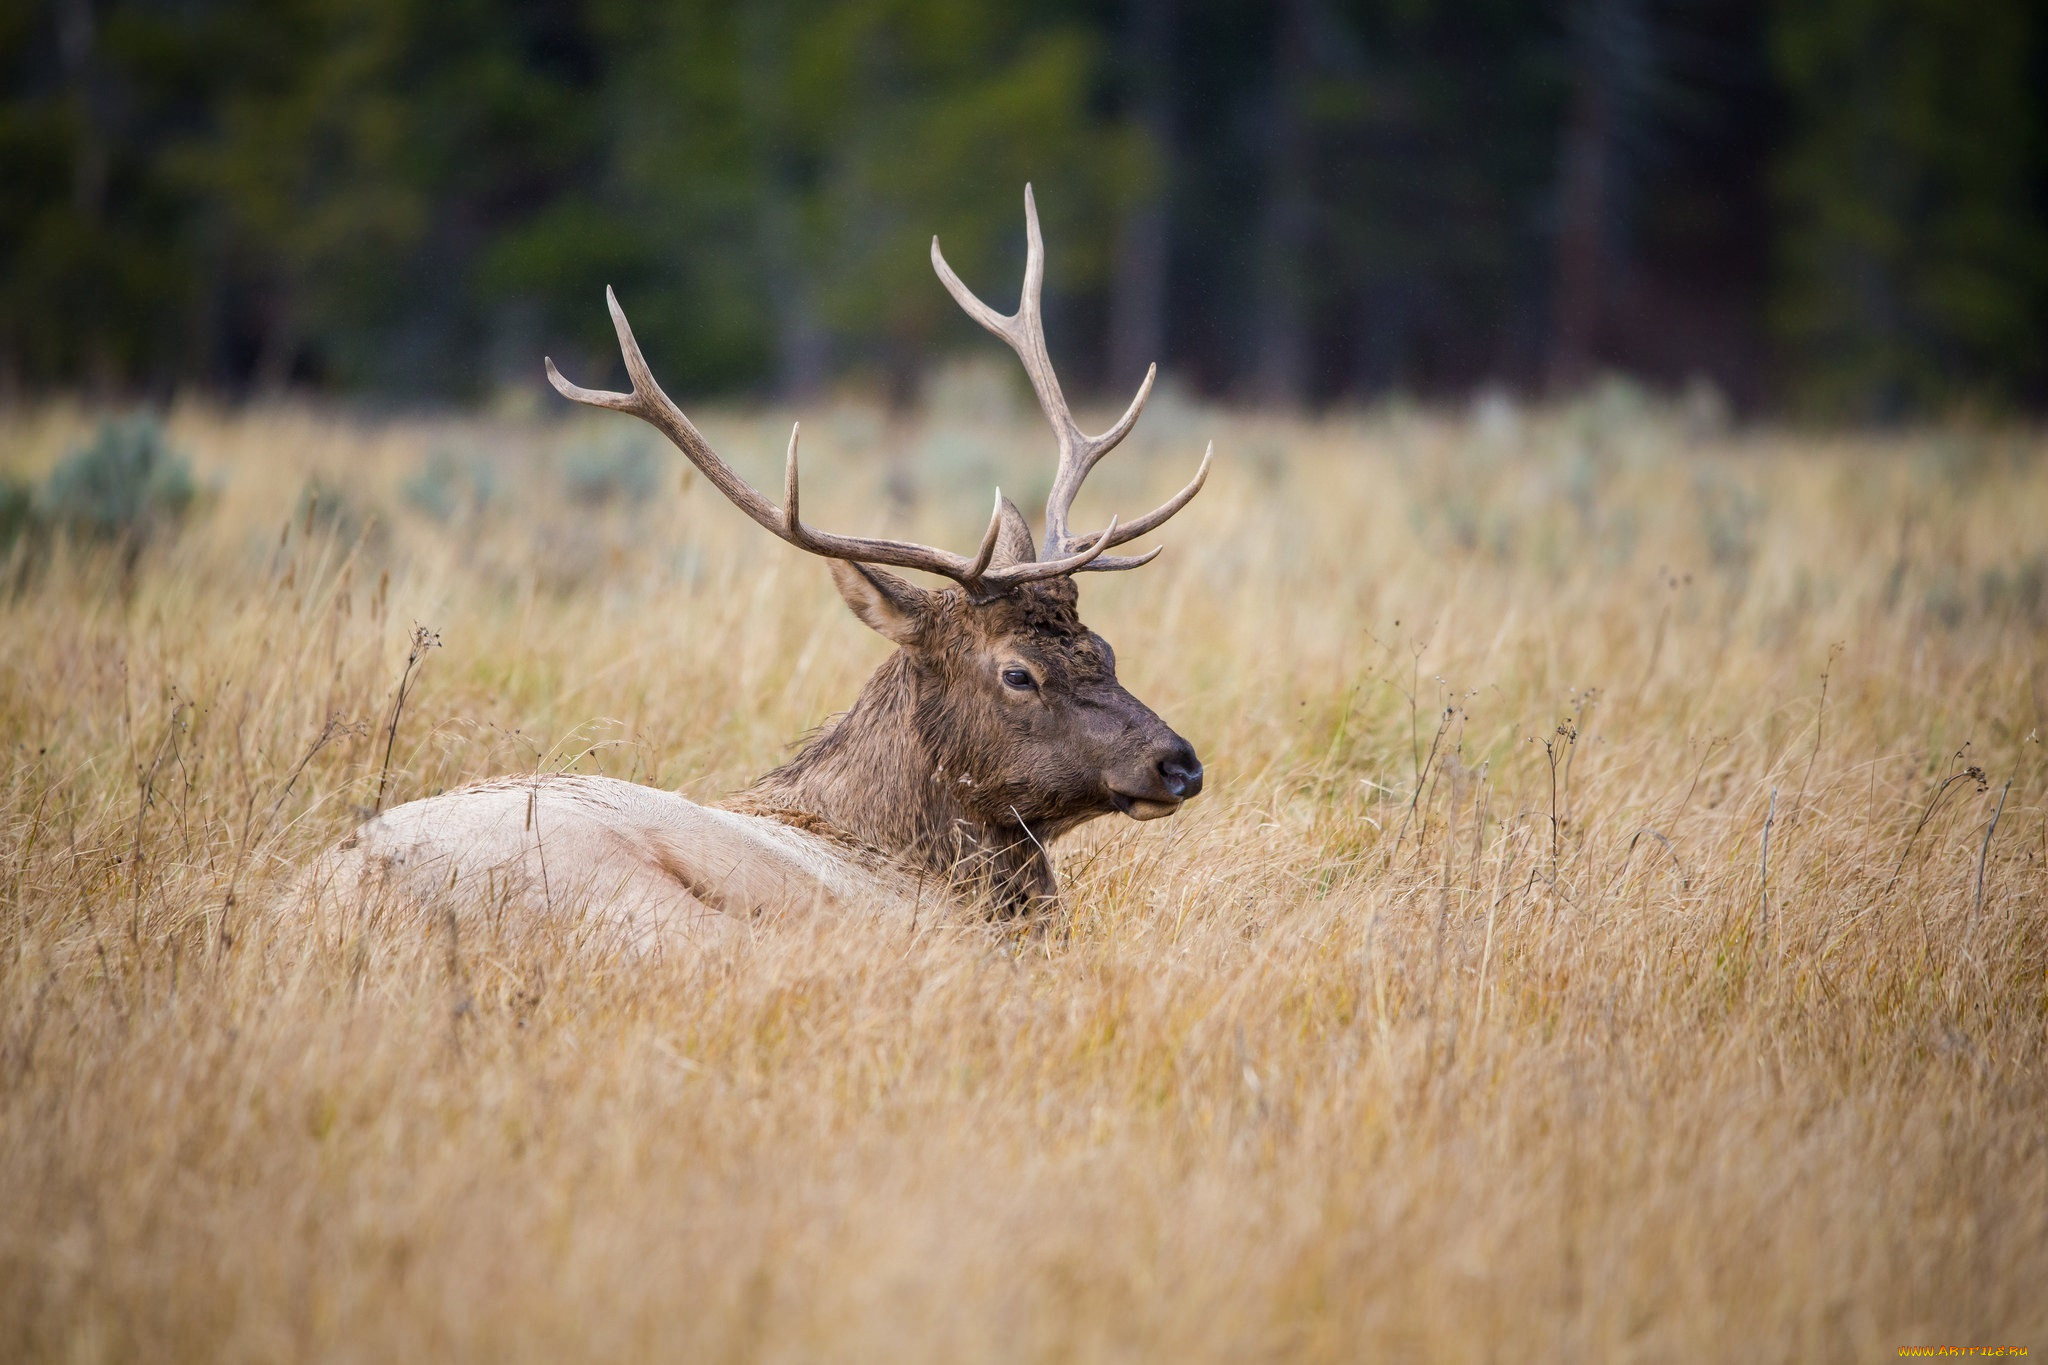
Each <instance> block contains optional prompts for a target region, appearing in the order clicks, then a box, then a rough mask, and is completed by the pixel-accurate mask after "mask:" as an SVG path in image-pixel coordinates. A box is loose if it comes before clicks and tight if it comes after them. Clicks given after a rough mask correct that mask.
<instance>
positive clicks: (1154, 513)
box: [1090, 441, 1216, 569]
mask: <svg viewBox="0 0 2048 1365" xmlns="http://www.w3.org/2000/svg"><path fill="white" fill-rule="evenodd" d="M1215 454H1216V443H1215V442H1214V441H1211V442H1209V446H1208V448H1207V449H1206V450H1204V451H1203V452H1202V464H1201V467H1200V468H1199V469H1197V470H1196V471H1195V477H1194V478H1192V479H1189V480H1188V483H1187V487H1185V488H1183V489H1181V490H1180V492H1178V493H1175V494H1174V495H1173V496H1172V497H1170V498H1168V499H1167V500H1166V501H1165V502H1162V503H1160V504H1159V505H1158V506H1157V507H1155V508H1153V509H1152V510H1151V511H1149V512H1147V513H1146V514H1145V515H1144V516H1142V517H1138V518H1136V519H1134V520H1132V521H1128V522H1125V523H1124V526H1123V529H1121V530H1119V531H1118V532H1117V533H1116V539H1115V540H1112V541H1111V542H1110V544H1111V545H1112V546H1116V545H1122V544H1124V543H1125V542H1127V541H1132V540H1136V539H1137V538H1138V537H1139V536H1142V535H1144V534H1145V533H1146V532H1148V531H1154V530H1157V529H1158V528H1159V527H1161V526H1164V525H1165V524H1166V523H1167V522H1168V521H1170V520H1171V519H1172V518H1173V514H1174V513H1176V512H1178V511H1180V509H1181V508H1183V507H1186V506H1187V505H1188V504H1189V503H1191V502H1193V501H1194V500H1195V494H1197V493H1199V492H1201V491H1202V485H1203V484H1205V483H1207V482H1208V481H1209V461H1210V460H1211V459H1213V458H1214V457H1215ZM1153 553H1157V551H1154V552H1153ZM1111 558H1112V560H1116V559H1117V558H1118V557H1116V556H1112V557H1111ZM1145 558H1146V559H1150V558H1151V556H1150V555H1147V556H1145ZM1090 567H1091V568H1119V569H1126V568H1128V569H1134V568H1136V567H1137V565H1135V564H1124V563H1121V562H1113V563H1111V564H1097V565H1091V566H1090Z"/></svg>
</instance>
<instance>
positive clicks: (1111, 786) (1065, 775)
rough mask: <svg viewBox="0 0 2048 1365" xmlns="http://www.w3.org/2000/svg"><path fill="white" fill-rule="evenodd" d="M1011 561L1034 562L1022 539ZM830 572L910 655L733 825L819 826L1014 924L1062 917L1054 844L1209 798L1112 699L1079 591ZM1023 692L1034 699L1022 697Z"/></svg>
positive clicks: (1152, 718) (756, 796) (1162, 740)
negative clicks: (1095, 823)
mask: <svg viewBox="0 0 2048 1365" xmlns="http://www.w3.org/2000/svg"><path fill="white" fill-rule="evenodd" d="M1018 523H1019V526H1020V527H1021V523H1022V518H1021V517H1020V518H1018ZM1005 548H1006V550H1008V551H1009V552H1010V553H1013V554H1028V553H1029V543H1028V536H1027V537H1026V538H1025V542H1024V543H1023V544H1021V545H1012V546H1006V547H1005ZM835 570H836V572H837V576H838V578H839V582H840V588H841V591H842V592H843V593H845V595H846V597H847V600H848V602H849V604H850V605H851V606H852V607H853V608H854V611H855V613H856V614H857V615H859V616H861V618H862V619H863V620H865V621H867V622H868V623H869V624H870V625H873V626H875V627H876V628H877V629H878V630H881V631H882V633H884V634H885V635H889V636H890V637H891V638H894V639H896V640H897V641H898V642H899V643H900V644H901V645H902V648H900V649H899V650H898V651H897V652H896V653H895V654H894V655H892V656H891V657H890V658H889V660H888V661H887V662H886V663H884V664H883V665H882V666H881V668H879V669H877V670H876V671H875V673H874V675H873V676H872V677H871V678H869V679H868V681H867V684H866V686H865V687H863V688H862V689H861V694H860V697H859V699H858V700H857V701H856V702H855V703H854V705H853V707H852V709H851V710H849V711H847V712H846V713H844V714H843V715H841V716H839V717H837V718H835V719H834V720H833V721H831V722H830V723H829V724H827V725H826V727H825V728H824V729H823V730H822V731H820V732H819V733H818V734H817V735H816V736H815V737H814V738H812V739H811V740H810V741H809V742H808V743H806V744H805V745H804V747H803V748H802V749H801V750H800V751H799V752H798V753H797V755H796V757H794V758H793V759H791V760H790V761H789V762H788V763H786V764H784V765H783V766H782V767H780V768H777V769H776V770H775V771H773V772H771V773H768V774H767V775H766V776H764V777H762V778H761V779H760V780H759V781H757V782H756V783H755V784H754V785H753V786H751V787H749V788H748V789H747V790H746V791H744V792H742V793H740V794H739V795H737V796H736V797H735V798H733V799H732V800H731V801H730V802H728V803H727V805H728V806H729V808H731V809H735V810H740V811H745V812H748V813H753V814H764V815H774V816H777V817H778V818H788V817H789V816H800V817H808V818H815V819H818V820H823V821H825V822H826V823H828V824H829V825H831V826H834V827H836V828H838V829H840V830H843V831H845V832H846V833H847V834H850V835H852V836H853V837H854V838H856V839H858V840H860V841H862V842H863V843H866V844H869V845H872V846H873V847H875V848H878V849H880V850H882V851H884V852H886V853H888V854H889V855H890V856H892V857H893V858H895V859H897V860H899V861H901V862H903V863H906V864H908V865H910V866H913V867H916V868H919V869H921V870H925V871H929V872H933V873H936V874H939V875H941V876H943V877H944V878H946V879H947V880H948V881H949V882H950V883H952V884H953V885H954V886H955V887H956V888H957V889H958V890H959V891H960V892H961V893H963V894H966V895H968V896H970V897H975V898H985V899H986V900H987V901H988V902H989V903H990V904H992V905H993V906H994V907H996V908H997V909H998V910H999V911H1001V912H1004V913H1011V914H1020V913H1030V912H1034V911H1039V910H1042V909H1044V908H1046V907H1048V906H1050V905H1052V904H1055V903H1056V899H1057V895H1058V888H1057V884H1056V883H1055V881H1054V878H1053V872H1052V866H1051V863H1050V861H1049V860H1048V858H1047V856H1046V847H1047V845H1049V844H1050V843H1051V842H1052V841H1053V840H1055V839H1057V838H1059V837H1060V836H1061V835H1062V834H1065V833H1066V832H1068V831H1069V830H1071V829H1073V828H1074V827H1075V826H1077V825H1079V824H1081V823H1083V822H1084V821H1087V820H1091V819H1093V818H1095V817H1096V816H1098V815H1106V814H1109V813H1110V812H1112V811H1115V810H1118V809H1124V810H1127V811H1129V810H1131V809H1132V807H1133V806H1134V805H1138V806H1145V807H1147V809H1148V810H1151V811H1152V813H1165V811H1164V810H1159V809H1156V808H1157V807H1165V808H1166V809H1171V807H1173V806H1177V805H1178V803H1179V800H1180V799H1181V797H1182V796H1183V795H1193V794H1194V791H1196V790H1199V783H1200V778H1199V774H1200V771H1201V768H1200V764H1199V763H1197V762H1196V761H1195V756H1194V751H1193V750H1192V749H1191V748H1189V746H1188V744H1187V742H1186V741H1185V740H1183V739H1181V737H1180V736H1179V735H1177V734H1175V733H1174V732H1173V731H1172V730H1170V729H1169V728H1167V726H1166V725H1165V723H1164V722H1162V721H1161V720H1160V719H1159V717H1158V716H1156V715H1154V714H1153V712H1152V711H1151V710H1150V708H1148V707H1146V706H1145V704H1144V703H1143V702H1140V701H1139V700H1138V699H1137V698H1136V697H1133V696H1132V695H1131V694H1130V693H1129V692H1127V691H1125V690H1124V688H1123V687H1122V686H1121V685H1120V684H1119V683H1118V682H1117V680H1116V656H1115V653H1114V652H1113V651H1112V650H1111V649H1110V647H1109V645H1108V643H1107V642H1106V641H1104V640H1103V639H1102V637H1100V636H1098V635H1096V634H1095V633H1094V632H1093V631H1091V630H1089V629H1088V628H1087V627H1086V626H1085V625H1083V624H1082V623H1081V618H1080V615H1079V613H1078V612H1077V611H1076V606H1075V604H1076V593H1075V590H1074V585H1073V582H1072V581H1071V580H1069V579H1055V580H1052V581H1050V582H1046V583H1038V584H1031V585H1028V586H1025V587H1021V588H1016V589H1013V590H1011V591H1008V592H1005V593H1002V594H1000V595H997V596H994V597H992V598H990V599H988V600H984V601H974V600H970V599H969V598H968V596H967V595H966V594H965V593H963V592H962V591H961V590H960V589H957V588H949V589H945V590H942V591H926V590H924V589H920V588H917V587H914V586H912V585H911V584H909V583H907V582H905V581H904V580H902V579H900V578H897V577H896V576H894V575H892V574H887V573H884V572H882V571H880V570H877V569H872V568H866V567H858V568H856V567H853V566H845V567H843V568H841V567H840V566H838V565H835ZM1006 675H1007V677H1008V679H1009V680H1008V681H1006ZM1023 676H1028V677H1029V679H1030V686H1028V687H1020V686H1017V685H1015V684H1016V682H1017V681H1018V680H1020V678H1021V677H1023ZM1167 769H1170V770H1172V772H1173V773H1178V774H1179V775H1180V780H1178V781H1176V779H1175V778H1174V777H1173V776H1172V775H1169V774H1168V773H1166V772H1164V771H1163V770H1167ZM1188 779H1192V781H1191V782H1190V781H1189V780H1188Z"/></svg>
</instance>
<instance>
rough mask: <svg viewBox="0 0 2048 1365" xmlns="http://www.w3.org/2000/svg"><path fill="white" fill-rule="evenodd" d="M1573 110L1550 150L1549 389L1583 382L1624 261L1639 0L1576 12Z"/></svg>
mask: <svg viewBox="0 0 2048 1365" xmlns="http://www.w3.org/2000/svg"><path fill="white" fill-rule="evenodd" d="M1576 19H1577V22H1576V29H1577V32H1576V34H1575V35H1574V37H1575V41H1574V44H1573V46H1574V59H1573V68H1574V71H1573V91H1572V108H1571V115H1570V117H1569V118H1568V119H1567V120H1566V122H1565V126H1564V132H1563V135H1562V138H1561V141H1560V144H1559V148H1558V167H1557V243H1556V259H1555V265H1554V272H1553V275H1552V300H1551V308H1552V314H1551V317H1552V323H1551V327H1552V330H1551V352H1550V387H1551V389H1552V390H1553V391H1555V392H1559V393H1569V392H1571V391H1572V390H1574V389H1578V388H1582V387H1583V386H1584V385H1585V384H1586V383H1587V382H1588V381H1589V380H1591V379H1592V377H1593V373H1594V371H1595V369H1596V368H1597V366H1598V365H1599V363H1600V360H1601V355H1600V348H1601V344H1602V342H1603V340H1604V339H1605V333H1606V331H1607V328H1608V324H1609V320H1610V319H1611V317H1612V316H1613V311H1614V308H1615V304H1616V294H1617V292H1618V290H1619V289H1620V288H1621V286H1622V276H1623V275H1624V273H1625V269H1626V262H1625V260H1624V259H1623V257H1622V253H1621V250H1620V243H1619V241H1618V236H1619V233H1618V230H1617V220H1618V219H1619V217H1620V216H1621V201H1622V198H1623V194H1622V191H1623V184H1622V180H1623V176H1622V171H1623V166H1622V151H1623V144H1624V141H1625V140H1626V135H1627V134H1629V133H1631V132H1633V131H1635V129H1634V128H1632V127H1631V124H1632V123H1633V121H1634V120H1635V119H1636V118H1637V117H1638V115H1639V113H1640V109H1641V98H1640V97H1641V95H1642V93H1643V88H1644V86H1645V85H1646V84H1647V82H1648V79H1649V65H1650V53H1649V22H1648V15H1647V14H1646V13H1645V12H1644V5H1643V0H1586V3H1584V4H1583V5H1581V6H1580V8H1579V10H1578V12H1577V16H1576Z"/></svg>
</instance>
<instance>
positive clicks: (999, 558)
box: [989, 498, 1038, 568]
mask: <svg viewBox="0 0 2048 1365" xmlns="http://www.w3.org/2000/svg"><path fill="white" fill-rule="evenodd" d="M1000 520H1001V523H1002V529H1001V530H999V531H997V532H996V553H995V557H994V558H993V559H991V560H990V561H989V563H991V564H993V565H995V566H996V567H997V568H1008V567H1009V566H1010V565H1012V564H1032V563H1036V562H1037V560H1038V547H1037V546H1036V545H1033V544H1032V543H1031V523H1030V522H1028V521H1026V520H1024V514H1023V513H1022V512H1019V511H1018V510H1017V504H1016V503H1014V502H1011V501H1010V500H1009V499H1008V498H1004V499H1003V511H1002V516H1001V518H1000Z"/></svg>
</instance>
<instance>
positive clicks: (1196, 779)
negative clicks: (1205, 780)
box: [1159, 740, 1202, 801]
mask: <svg viewBox="0 0 2048 1365" xmlns="http://www.w3.org/2000/svg"><path fill="white" fill-rule="evenodd" d="M1159 778H1160V780H1161V781H1162V782H1164V783H1165V784H1166V789H1167V790H1168V791H1170V792H1172V793H1173V795H1174V799H1175V800H1178V801H1185V800H1187V799H1188V798H1189V797H1191V796H1200V795H1201V794H1202V760H1201V759H1199V758H1196V757H1195V751H1194V748H1193V746H1192V745H1190V744H1189V743H1188V742H1187V741H1186V740H1181V741H1180V742H1179V743H1178V744H1176V745H1175V746H1174V747H1173V749H1172V750H1170V751H1169V752H1168V753H1167V755H1166V757H1164V758H1162V759H1160V760H1159Z"/></svg>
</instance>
